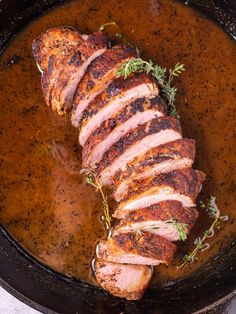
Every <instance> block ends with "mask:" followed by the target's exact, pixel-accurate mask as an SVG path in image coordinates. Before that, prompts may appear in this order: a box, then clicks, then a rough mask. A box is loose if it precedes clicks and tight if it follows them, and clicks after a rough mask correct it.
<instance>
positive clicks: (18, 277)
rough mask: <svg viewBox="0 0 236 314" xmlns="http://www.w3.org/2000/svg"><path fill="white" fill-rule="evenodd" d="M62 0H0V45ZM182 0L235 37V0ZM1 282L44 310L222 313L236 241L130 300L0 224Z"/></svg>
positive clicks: (232, 278) (233, 276) (233, 274)
mask: <svg viewBox="0 0 236 314" xmlns="http://www.w3.org/2000/svg"><path fill="white" fill-rule="evenodd" d="M78 1H79V0H78ZM63 2H64V1H63V0H48V1H45V0H38V1H34V0H21V1H15V0H2V1H1V2H0V50H2V49H3V47H4V45H5V44H6V43H7V41H8V40H9V39H10V38H11V37H12V36H14V34H16V33H17V32H19V31H20V30H21V29H22V27H24V26H25V25H26V24H27V23H28V22H29V21H30V20H32V19H33V18H35V17H37V16H38V15H40V14H42V13H44V12H46V11H47V10H48V9H50V8H51V7H53V6H55V5H59V4H61V3H63ZM183 2H184V3H185V4H186V5H191V6H194V7H195V8H197V9H200V10H201V11H203V12H204V14H206V15H207V16H208V17H210V18H211V19H214V20H215V21H216V22H217V23H219V24H220V25H221V26H222V27H223V28H224V29H225V31H227V32H228V33H229V35H231V36H233V37H234V38H236V1H235V0H214V1H213V0H205V1H203V0H199V1H198V0H195V1H194V0H189V1H183ZM0 184H1V183H0ZM0 285H2V286H3V288H5V289H6V290H8V291H9V292H10V293H11V294H13V295H14V296H16V297H17V298H19V299H20V300H22V301H23V302H25V303H27V304H29V305H30V306H32V307H34V308H36V309H38V310H39V311H41V312H43V313H55V312H56V313H62V314H70V313H74V314H75V313H80V314H90V313H93V314H95V313H99V314H100V313H101V314H103V313H106V314H107V313H113V314H116V313H117V314H118V313H127V314H128V313H130V314H131V313H132V314H141V313H145V314H151V313H155V314H159V313H160V314H171V313H177V314H180V313H181V314H185V313H193V312H196V311H199V310H201V311H200V312H202V313H206V312H208V311H209V313H210V312H211V309H212V308H216V309H217V312H218V313H220V314H222V313H226V312H225V307H226V304H227V300H229V299H231V298H232V297H233V296H234V295H235V288H236V250H235V243H232V245H231V246H230V247H229V248H228V250H227V251H226V252H224V253H223V254H222V255H221V256H220V257H218V258H217V259H212V260H211V261H210V263H209V264H208V265H206V266H205V267H204V268H202V269H200V270H199V271H198V272H196V273H195V274H194V275H193V276H191V277H189V278H185V279H182V280H181V281H179V282H175V283H173V284H169V286H167V287H165V288H164V289H163V288H162V289H160V288H158V287H151V288H150V289H149V290H148V291H147V293H146V294H145V297H144V298H143V299H142V300H141V301H138V302H128V301H124V300H120V299H117V298H114V297H111V296H110V295H108V294H107V293H106V292H104V291H103V290H101V289H98V288H95V287H92V286H90V285H88V284H85V283H82V282H79V281H77V280H73V279H69V278H67V277H65V276H62V275H61V274H58V273H55V272H52V271H50V270H48V269H47V268H46V267H45V266H43V265H41V264H40V263H38V262H36V261H35V260H34V259H33V258H32V257H30V256H29V254H27V253H26V252H25V251H24V250H23V249H22V248H21V247H20V246H19V245H18V244H17V243H16V242H15V241H14V239H12V238H11V236H10V235H9V234H8V233H7V231H6V230H5V229H4V227H3V226H1V225H0ZM214 313H215V312H214Z"/></svg>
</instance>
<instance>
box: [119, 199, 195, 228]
mask: <svg viewBox="0 0 236 314" xmlns="http://www.w3.org/2000/svg"><path fill="white" fill-rule="evenodd" d="M113 216H114V215H113ZM171 218H173V219H175V220H176V221H177V222H180V223H185V224H187V227H186V228H187V231H188V233H189V231H190V230H191V228H192V227H193V225H194V223H195V221H196V219H197V218H198V212H197V210H196V209H195V208H184V207H183V206H182V203H181V202H178V201H163V202H160V203H158V204H155V205H152V206H150V207H145V208H141V209H138V210H134V211H132V212H129V213H128V215H127V216H126V217H125V218H124V219H122V220H121V221H120V223H119V224H118V225H117V226H116V228H115V232H117V233H119V232H120V231H122V228H124V227H130V228H132V232H135V231H136V228H135V224H139V223H142V222H148V221H150V222H152V221H158V220H161V221H168V220H169V219H171Z"/></svg>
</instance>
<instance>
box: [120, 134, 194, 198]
mask: <svg viewBox="0 0 236 314" xmlns="http://www.w3.org/2000/svg"><path fill="white" fill-rule="evenodd" d="M194 158H195V141H194V140H190V139H186V138H185V139H179V140H176V141H173V142H169V143H166V144H163V145H161V146H158V147H154V148H151V149H150V150H149V151H147V152H145V153H144V154H140V155H139V156H137V157H136V158H135V159H134V160H132V161H131V162H129V163H128V164H127V165H126V167H125V168H122V170H119V171H117V173H116V175H115V177H114V186H115V193H114V197H115V199H117V200H120V199H121V196H122V195H123V194H124V193H125V192H126V191H127V189H128V187H129V185H130V184H131V183H132V181H133V180H141V179H144V178H147V177H151V176H155V175H158V174H160V173H164V172H171V171H172V170H177V169H183V168H189V167H191V166H192V164H193V161H194Z"/></svg>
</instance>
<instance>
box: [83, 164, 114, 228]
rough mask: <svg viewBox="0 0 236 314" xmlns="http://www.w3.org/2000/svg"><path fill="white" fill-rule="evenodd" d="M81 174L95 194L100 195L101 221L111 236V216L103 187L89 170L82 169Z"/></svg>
mask: <svg viewBox="0 0 236 314" xmlns="http://www.w3.org/2000/svg"><path fill="white" fill-rule="evenodd" d="M80 173H81V174H83V175H84V178H85V181H86V182H87V183H88V184H89V185H91V186H93V187H94V188H95V189H96V191H97V192H99V193H100V195H101V197H102V211H103V216H102V220H103V221H104V224H105V227H106V229H108V231H109V234H111V221H112V218H111V215H110V209H109V205H108V198H107V195H106V194H105V192H104V190H103V186H102V183H101V181H100V180H99V179H98V178H97V176H96V174H95V173H94V172H93V171H91V170H90V169H82V170H81V171H80Z"/></svg>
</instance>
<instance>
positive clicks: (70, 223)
mask: <svg viewBox="0 0 236 314" xmlns="http://www.w3.org/2000/svg"><path fill="white" fill-rule="evenodd" d="M110 21H116V23H117V24H118V25H119V27H120V32H121V33H122V34H125V36H126V39H127V40H128V41H130V42H132V43H133V44H135V45H136V46H137V47H139V50H140V51H141V54H142V57H143V58H147V59H149V58H151V59H153V60H154V61H155V62H158V63H159V64H160V65H162V66H163V67H167V68H171V67H173V66H174V65H175V64H176V63H177V62H180V63H184V64H185V67H186V69H187V71H186V72H184V73H183V74H182V75H181V77H180V78H177V79H176V86H177V88H178V95H177V101H176V104H177V107H178V110H179V113H180V116H181V123H182V126H183V133H184V136H185V137H190V138H194V139H196V141H197V158H196V163H195V167H196V168H198V169H201V170H203V171H205V172H206V173H207V181H206V183H205V184H204V187H203V192H202V194H201V196H200V198H201V199H203V200H204V199H206V198H207V197H208V196H209V195H214V196H216V198H217V204H218V207H219V208H220V210H221V212H222V213H224V214H227V215H228V216H229V220H228V221H227V222H226V223H222V228H221V230H220V231H219V232H217V233H216V235H215V236H214V237H213V238H211V239H209V243H210V248H209V249H208V250H207V251H205V252H204V254H199V255H198V257H199V258H198V260H197V261H196V262H194V263H192V264H191V265H189V266H188V267H187V268H185V269H181V270H180V269H178V268H177V265H179V264H180V263H181V258H182V257H183V255H184V254H185V253H186V252H188V251H189V250H190V249H191V248H193V241H194V239H195V238H196V237H197V236H199V235H202V234H203V232H204V230H205V229H206V228H207V227H208V226H209V225H210V224H211V219H210V218H208V216H207V215H206V214H205V213H204V212H203V211H202V210H201V209H199V211H200V217H199V219H198V221H197V223H196V225H195V227H194V229H193V230H192V232H191V235H190V236H189V238H188V241H186V242H185V243H180V244H178V247H179V249H178V253H177V254H176V257H175V259H174V261H173V263H172V265H171V266H169V267H166V266H164V265H162V266H159V267H158V268H157V269H156V272H155V276H154V279H153V282H158V283H159V284H163V285H165V284H168V281H170V280H171V281H175V280H177V279H180V278H182V277H183V276H188V275H190V274H191V273H192V272H193V271H194V270H196V269H197V268H198V267H201V266H202V265H204V264H206V263H207V262H209V261H210V259H211V258H213V257H215V256H217V255H218V254H219V253H220V252H222V251H223V250H224V249H225V248H226V247H227V246H228V245H230V243H231V242H232V240H233V238H235V235H236V225H235V218H236V210H235V204H236V171H235V169H236V162H235V159H236V142H235V138H236V133H235V130H236V104H235V99H236V90H235V86H236V76H235V73H236V49H235V47H236V46H235V42H233V40H232V39H230V38H229V37H228V35H226V34H225V33H224V32H223V31H222V30H221V29H220V28H218V27H217V26H216V25H215V24H214V23H213V22H211V21H209V20H208V19H206V18H205V17H204V16H202V15H200V14H199V13H198V12H195V11H193V10H192V9H190V8H188V7H186V6H184V5H182V4H179V3H178V2H177V1H169V0H168V1H167V0H158V1H153V0H122V1H114V0H100V1H94V0H86V1H71V2H69V3H68V4H66V5H63V6H60V7H58V8H56V9H54V10H53V11H51V12H49V13H48V14H46V15H44V16H42V17H40V18H39V19H37V20H35V21H34V22H32V23H31V24H30V25H28V26H27V27H26V28H25V29H24V30H23V31H22V32H21V33H20V34H18V36H16V38H15V39H13V40H12V41H11V42H10V43H9V45H8V46H7V47H6V49H5V50H4V52H3V53H2V54H1V56H0V104H1V105H0V106H1V114H0V147H1V151H0V221H1V222H2V223H3V224H4V225H5V226H6V228H7V229H8V230H9V232H10V233H11V234H12V235H13V236H14V237H15V238H16V240H17V241H18V242H19V243H20V244H22V245H23V246H24V247H25V248H26V249H27V250H28V251H29V252H30V253H31V254H33V255H34V256H35V257H36V258H37V259H38V260H40V261H41V262H43V263H45V264H46V265H48V266H50V267H51V268H53V269H55V270H57V271H59V272H63V273H65V274H66V275H68V276H73V277H76V278H79V279H81V280H84V281H87V282H90V283H93V284H95V281H94V278H93V275H92V272H91V267H90V261H91V259H92V256H93V254H94V246H95V243H96V241H97V240H99V239H100V238H103V237H104V236H105V231H104V228H103V225H102V223H101V220H100V216H101V199H100V198H99V196H98V195H96V194H95V192H94V190H93V189H92V188H91V187H89V186H88V185H87V184H86V183H85V182H84V180H83V178H82V177H81V175H79V169H80V167H81V162H80V158H81V157H80V156H81V150H80V148H79V147H78V146H77V130H75V129H74V128H72V126H71V125H70V121H69V117H67V116H62V117H61V116H58V115H57V114H56V113H53V112H52V111H51V110H50V108H48V107H47V106H46V105H45V103H44V99H43V97H42V91H41V84H40V74H39V72H38V69H37V68H36V65H35V61H34V59H33V56H32V53H31V44H32V41H33V39H34V38H35V37H37V36H38V35H39V33H41V32H43V31H45V30H47V29H48V28H50V27H53V26H57V25H71V26H74V27H76V28H77V29H78V30H79V31H80V32H81V33H92V32H93V31H96V30H97V29H98V28H99V26H100V25H102V24H104V23H107V22H110Z"/></svg>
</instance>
